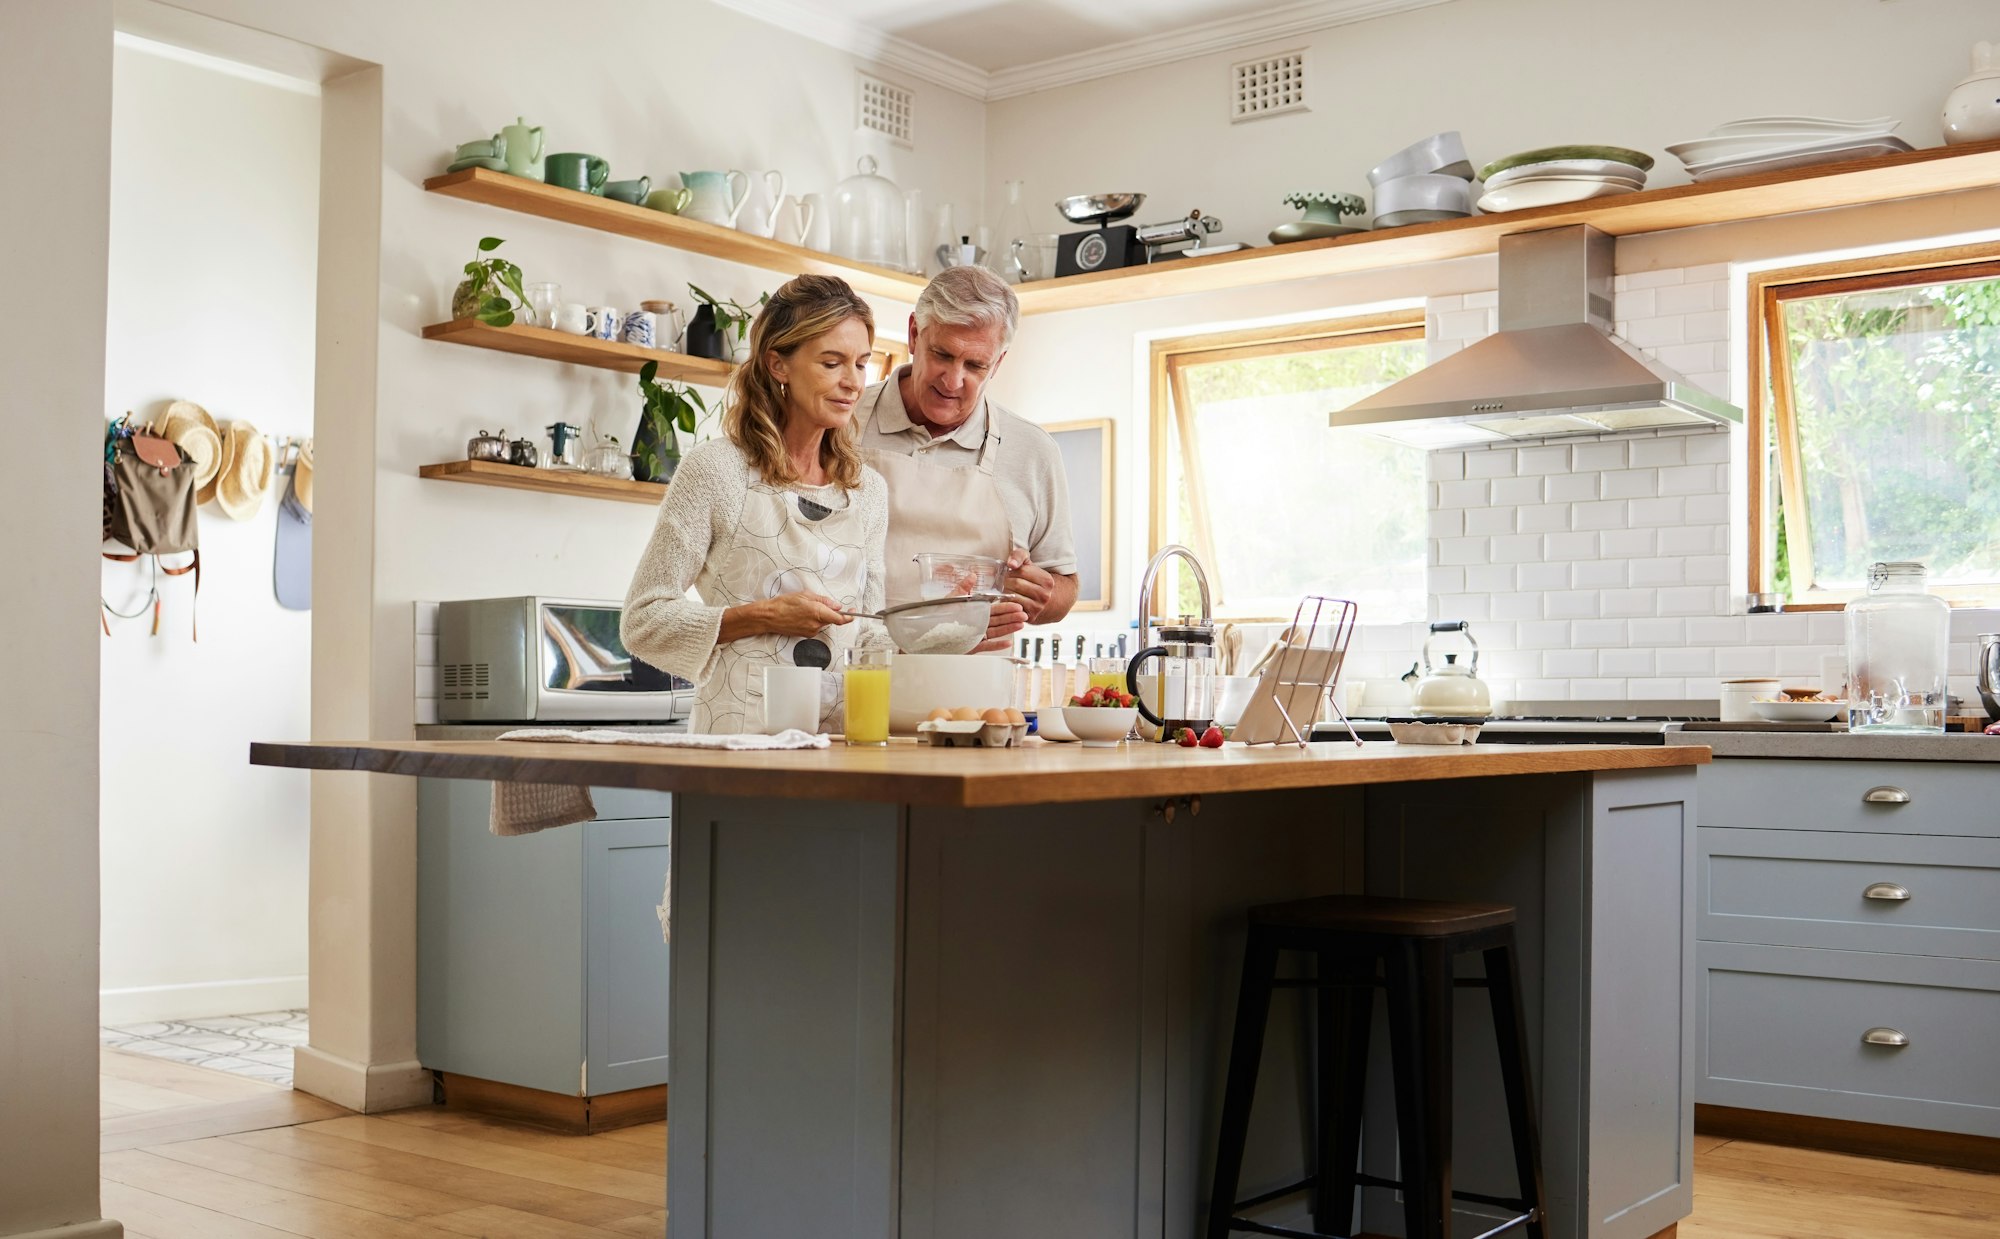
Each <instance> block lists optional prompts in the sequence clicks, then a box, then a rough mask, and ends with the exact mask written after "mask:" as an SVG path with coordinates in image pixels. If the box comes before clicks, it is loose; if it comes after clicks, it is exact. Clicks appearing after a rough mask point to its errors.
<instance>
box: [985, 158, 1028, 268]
mask: <svg viewBox="0 0 2000 1239" xmlns="http://www.w3.org/2000/svg"><path fill="white" fill-rule="evenodd" d="M1021 185H1022V183H1021V182H1020V181H1009V182H1007V205H1006V206H1005V207H1003V208H1001V210H1000V226H999V228H998V229H997V230H996V231H995V232H994V234H993V244H992V245H991V246H989V247H988V248H987V251H986V253H987V261H988V262H991V263H992V264H993V270H994V273H995V274H997V275H999V276H1000V277H1001V278H1002V279H1004V280H1006V281H1007V282H1008V283H1009V284H1019V283H1021V282H1022V281H1023V280H1031V279H1033V278H1035V277H1034V274H1033V273H1032V272H1031V271H1030V270H1029V269H1028V268H1027V266H1026V264H1025V262H1024V261H1023V259H1024V257H1025V255H1024V253H1023V251H1024V250H1025V249H1026V248H1027V241H1028V236H1029V233H1028V208H1027V207H1025V206H1023V205H1022V204H1021Z"/></svg>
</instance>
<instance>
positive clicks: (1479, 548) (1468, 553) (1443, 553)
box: [1433, 538, 1486, 565]
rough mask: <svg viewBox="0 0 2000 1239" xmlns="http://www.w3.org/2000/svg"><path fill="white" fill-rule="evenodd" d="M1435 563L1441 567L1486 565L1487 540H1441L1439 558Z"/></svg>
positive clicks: (1438, 541)
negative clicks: (1449, 565) (1448, 565)
mask: <svg viewBox="0 0 2000 1239" xmlns="http://www.w3.org/2000/svg"><path fill="white" fill-rule="evenodd" d="M1433 562H1435V563H1437V564H1439V565H1446V564H1481V563H1485V562H1486V539H1484V538H1439V539H1438V540H1437V558H1436V559H1435V560H1434V561H1433Z"/></svg>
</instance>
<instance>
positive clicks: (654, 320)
mask: <svg viewBox="0 0 2000 1239" xmlns="http://www.w3.org/2000/svg"><path fill="white" fill-rule="evenodd" d="M658 331H659V319H658V317H657V316H655V315H654V314H653V312H652V311H651V310H634V311H632V312H631V313H630V314H627V315H626V316H625V323H624V325H623V326H622V327H621V328H619V338H620V339H622V340H624V341H625V343H627V344H636V345H638V346H639V347H641V348H656V347H658V343H657V341H658Z"/></svg>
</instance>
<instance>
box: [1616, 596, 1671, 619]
mask: <svg viewBox="0 0 2000 1239" xmlns="http://www.w3.org/2000/svg"><path fill="white" fill-rule="evenodd" d="M1658 608H1659V596H1658V594H1657V593H1656V591H1654V590H1650V589H1607V590H1605V591H1604V614H1605V617H1606V618H1618V619H1637V618H1640V617H1645V616H1651V615H1653V614H1655V613H1656V612H1657V610H1658Z"/></svg>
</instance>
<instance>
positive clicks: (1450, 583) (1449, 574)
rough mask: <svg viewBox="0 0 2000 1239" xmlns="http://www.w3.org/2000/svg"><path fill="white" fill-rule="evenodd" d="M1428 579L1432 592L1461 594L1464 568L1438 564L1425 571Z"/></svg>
mask: <svg viewBox="0 0 2000 1239" xmlns="http://www.w3.org/2000/svg"><path fill="white" fill-rule="evenodd" d="M1425 576H1426V578H1427V579H1428V580H1429V581H1430V587H1431V592H1432V593H1433V594H1462V593H1464V592H1465V569H1463V568H1460V567H1455V566H1454V567H1445V566H1443V565H1439V566H1437V567H1434V568H1432V569H1431V570H1430V571H1429V572H1427V573H1425Z"/></svg>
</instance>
